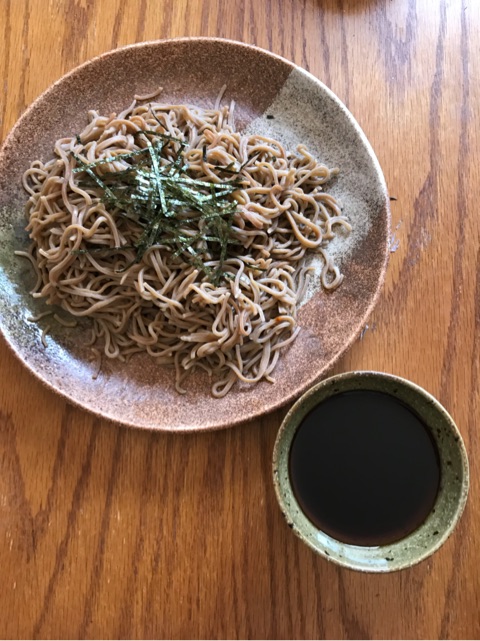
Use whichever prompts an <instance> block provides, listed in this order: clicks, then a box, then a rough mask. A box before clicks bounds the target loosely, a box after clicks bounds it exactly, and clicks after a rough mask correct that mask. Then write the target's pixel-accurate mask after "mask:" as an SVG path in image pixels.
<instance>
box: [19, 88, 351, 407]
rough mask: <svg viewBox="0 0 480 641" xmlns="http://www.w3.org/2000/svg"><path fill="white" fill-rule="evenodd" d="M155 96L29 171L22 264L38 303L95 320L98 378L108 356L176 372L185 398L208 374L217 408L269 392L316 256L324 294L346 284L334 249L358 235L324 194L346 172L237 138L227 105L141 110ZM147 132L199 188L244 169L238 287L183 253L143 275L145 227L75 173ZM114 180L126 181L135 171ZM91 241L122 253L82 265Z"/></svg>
mask: <svg viewBox="0 0 480 641" xmlns="http://www.w3.org/2000/svg"><path fill="white" fill-rule="evenodd" d="M157 93H158V91H157V92H155V93H153V94H150V95H146V96H137V97H136V98H137V99H136V100H135V101H134V102H133V103H132V104H131V105H130V106H129V107H128V108H127V109H126V110H125V111H123V112H121V113H119V114H112V115H110V116H102V115H100V114H99V113H97V112H96V111H90V112H89V123H88V125H87V126H86V128H85V129H84V130H83V131H82V132H81V134H80V135H79V136H76V137H65V138H61V139H59V140H57V142H56V143H55V157H54V158H53V159H52V160H49V161H48V162H45V163H44V162H42V161H40V160H35V161H34V162H33V163H32V164H31V167H30V169H28V171H27V172H26V173H25V175H24V179H23V185H24V187H25V189H26V191H27V192H28V193H29V195H30V198H29V200H28V204H27V215H28V226H27V230H28V231H29V234H30V238H31V240H32V243H31V246H30V248H29V251H28V252H26V253H25V252H19V253H20V254H22V255H26V256H27V257H28V258H29V259H30V260H31V262H32V263H33V265H34V267H35V270H36V274H37V283H36V285H35V288H34V291H33V296H35V297H42V298H45V299H46V301H47V303H48V304H56V305H59V306H60V307H62V308H63V309H64V310H66V311H67V312H69V313H70V314H72V316H74V317H88V318H90V319H92V321H93V324H92V336H91V340H90V345H91V346H92V350H93V352H92V353H93V354H94V355H95V360H96V362H97V364H98V363H99V359H100V350H99V349H97V348H98V347H101V351H102V352H103V354H104V355H105V356H106V357H108V358H111V359H120V360H121V361H125V360H128V359H129V358H130V357H132V356H133V355H134V354H136V353H139V352H147V353H148V354H150V356H152V357H153V358H155V359H156V361H157V362H158V363H160V364H162V365H170V366H173V367H174V368H175V371H176V389H177V390H178V392H181V393H184V392H185V391H186V389H185V386H184V379H185V377H186V376H187V374H188V373H189V372H190V371H191V370H194V369H196V368H201V369H203V370H205V371H206V372H207V373H208V374H209V375H210V376H211V377H212V394H213V395H214V396H216V397H221V396H224V395H225V394H226V393H227V392H228V391H229V390H230V389H231V387H232V386H233V385H234V383H235V382H236V381H243V382H245V383H256V382H258V381H260V380H261V379H266V380H268V381H273V378H272V372H273V370H274V368H275V366H276V364H277V361H278V359H279V356H280V352H281V350H283V349H284V348H285V347H287V346H288V345H289V344H290V343H291V342H292V341H293V340H294V339H295V337H296V336H297V334H298V332H299V331H300V328H299V327H298V326H297V324H296V314H297V304H298V302H299V301H300V299H301V297H302V295H303V293H304V292H305V289H306V287H307V285H308V281H309V279H310V278H311V276H312V271H313V267H312V266H308V258H309V256H312V255H314V254H316V255H319V256H320V257H321V258H322V259H323V267H322V271H321V283H322V285H323V287H324V288H325V289H328V290H332V289H335V288H336V287H338V285H340V283H341V281H342V278H343V276H342V275H341V273H340V271H339V269H338V267H337V266H336V265H335V264H334V263H333V261H332V260H331V259H330V258H329V256H328V254H327V252H326V248H327V245H328V243H329V241H330V240H331V239H332V238H333V237H334V235H335V232H336V229H337V228H338V226H341V227H343V228H345V229H346V230H347V231H350V229H351V228H350V225H349V223H348V222H347V220H346V218H345V217H344V216H343V215H342V212H341V210H340V208H339V206H338V204H337V202H336V201H335V199H334V198H333V197H332V196H330V195H329V194H327V193H325V191H323V186H324V185H325V184H326V183H327V182H328V181H329V180H330V179H331V177H332V176H333V175H334V174H335V173H336V170H329V169H328V168H327V167H325V166H323V165H321V164H320V163H318V162H317V160H316V159H315V158H314V157H313V156H312V155H311V154H310V153H309V152H308V150H307V149H306V148H305V147H304V146H303V145H300V146H299V147H298V149H297V151H296V153H291V152H289V151H288V150H286V149H284V147H283V146H282V144H280V142H278V141H276V140H271V139H269V138H266V137H264V136H260V135H249V136H247V135H241V134H240V133H238V132H235V131H234V127H233V107H234V105H233V104H231V105H230V107H220V104H219V103H220V98H219V100H218V101H217V103H218V104H217V105H215V106H216V107H217V108H215V109H199V108H194V107H189V106H186V105H168V104H161V103H158V102H151V103H148V104H139V102H140V103H141V102H143V101H145V100H149V99H151V98H154V97H156V95H157ZM142 129H143V130H147V129H148V130H150V131H156V132H159V133H163V134H166V135H169V136H173V137H175V138H179V139H181V140H183V141H185V142H187V143H188V146H187V147H186V150H185V153H184V157H185V160H186V162H187V163H188V165H189V168H188V174H189V175H190V176H191V177H192V178H195V179H204V180H205V181H208V182H216V183H218V182H220V181H222V180H224V178H221V177H220V176H219V172H218V170H217V169H216V166H218V165H221V166H224V167H226V166H233V167H236V168H240V167H241V166H242V165H244V167H243V169H242V170H241V171H240V173H239V175H238V177H239V178H240V179H242V180H243V181H244V182H243V184H242V188H239V189H238V191H236V192H235V193H234V194H233V198H235V199H236V201H237V203H238V206H237V211H236V213H235V214H234V217H233V227H232V234H233V235H234V237H235V239H236V240H237V241H238V243H239V245H235V249H234V250H233V251H231V253H230V255H229V256H228V257H227V259H226V260H225V262H224V265H223V269H224V270H225V271H226V272H228V273H229V275H230V278H225V279H223V280H222V282H220V283H219V284H217V285H213V284H212V283H211V282H210V281H209V279H208V277H207V275H206V274H205V273H204V272H202V270H201V269H199V268H198V266H194V265H193V264H192V263H190V262H189V261H188V256H187V254H186V253H185V254H182V255H180V256H175V255H174V253H173V252H172V250H171V248H170V247H168V246H167V245H162V244H161V239H160V243H159V244H156V245H154V246H152V247H150V248H149V249H148V250H147V251H146V252H145V254H144V255H143V257H142V259H141V261H140V262H138V263H135V262H134V260H135V250H134V249H130V248H129V247H132V246H133V245H134V244H135V241H136V240H138V237H139V230H138V226H137V224H136V223H135V222H134V221H131V220H128V219H126V218H124V217H119V216H115V215H114V214H113V213H112V212H111V211H109V210H108V208H106V205H105V204H104V202H103V201H102V199H101V197H100V194H99V189H97V188H96V186H95V185H93V186H90V187H85V186H84V185H83V184H81V181H80V180H79V174H78V173H74V172H73V169H74V168H75V167H76V160H75V156H74V154H75V155H77V157H80V158H81V159H82V161H83V162H85V163H90V162H94V161H97V160H99V159H105V158H110V157H112V156H116V155H119V154H125V153H126V152H129V151H134V150H136V149H139V148H141V147H143V146H145V144H146V143H145V141H144V140H143V137H142V136H138V135H134V134H135V132H137V131H139V130H142ZM167 160H168V159H166V161H167ZM232 163H233V165H232ZM108 168H109V171H119V172H120V171H122V170H123V169H125V161H124V160H122V159H120V160H118V161H112V162H110V163H109V164H108ZM86 241H88V244H89V246H90V247H91V246H92V244H94V245H96V246H98V247H107V248H108V247H122V249H121V250H118V251H115V252H110V253H108V252H107V253H104V254H102V252H98V253H94V252H91V253H89V252H88V251H87V252H85V253H78V250H81V249H82V247H84V246H85V242H86ZM123 246H125V248H123ZM209 258H211V257H209V256H208V255H205V256H204V260H205V264H206V265H210V266H215V265H216V262H215V260H209ZM126 267H127V268H126ZM125 268H126V269H125ZM122 270H123V271H122ZM47 331H48V329H47V330H46V331H45V332H44V334H43V336H42V341H43V342H44V343H45V334H46V333H47ZM72 331H74V330H72ZM99 368H100V365H99V364H98V367H97V370H99ZM96 375H98V371H97V372H96Z"/></svg>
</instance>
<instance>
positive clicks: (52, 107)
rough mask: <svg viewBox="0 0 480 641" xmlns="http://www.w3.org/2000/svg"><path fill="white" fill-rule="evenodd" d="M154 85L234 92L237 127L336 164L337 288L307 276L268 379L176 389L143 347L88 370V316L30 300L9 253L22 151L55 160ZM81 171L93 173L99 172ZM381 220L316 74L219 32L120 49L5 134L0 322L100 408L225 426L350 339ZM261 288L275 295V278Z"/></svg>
mask: <svg viewBox="0 0 480 641" xmlns="http://www.w3.org/2000/svg"><path fill="white" fill-rule="evenodd" d="M158 87H162V90H161V92H160V93H159V95H158V96H157V97H155V100H157V101H161V102H162V103H164V104H167V105H191V106H195V107H198V108H200V109H213V108H214V105H215V103H216V101H217V100H220V103H221V104H222V105H230V104H233V103H234V105H235V130H236V131H238V132H240V133H243V134H258V135H260V136H263V137H264V138H266V139H274V140H278V141H280V142H281V143H282V144H283V145H284V146H285V148H288V149H289V150H291V151H292V152H293V153H295V152H296V150H297V147H298V146H299V145H304V146H305V147H306V148H307V149H308V150H309V152H310V153H311V154H313V156H314V157H315V159H316V160H317V161H318V162H319V163H322V164H324V165H326V166H327V167H328V168H331V169H333V170H335V171H334V173H333V174H332V175H333V176H334V179H332V180H331V181H330V182H329V184H328V193H329V194H331V196H333V197H334V199H336V201H337V202H338V203H339V205H340V206H341V210H342V213H343V214H344V215H345V217H346V218H347V220H348V222H349V224H350V225H351V228H352V230H351V232H350V233H346V232H345V233H343V232H342V231H339V233H338V234H337V235H336V237H335V238H334V240H332V242H331V243H330V245H329V252H330V253H331V255H333V256H334V259H335V263H336V264H337V265H338V267H339V269H340V270H341V273H342V275H343V281H342V282H341V285H340V286H339V287H338V288H336V289H335V291H332V292H329V291H325V289H324V288H322V287H321V285H320V284H319V282H320V281H319V274H318V273H316V275H315V277H314V278H313V279H312V283H313V285H311V286H310V285H309V287H308V290H307V291H306V293H305V294H304V295H303V297H302V299H301V301H300V304H299V305H298V307H299V309H298V314H297V318H296V324H297V326H298V328H299V333H298V335H297V336H296V338H295V340H294V341H293V342H292V343H291V344H289V345H288V347H286V348H284V349H282V353H281V356H280V358H279V359H278V362H277V363H276V367H275V369H274V371H273V372H272V375H271V378H272V379H274V381H270V380H265V379H263V380H260V382H258V383H256V384H250V383H245V382H243V383H241V382H240V383H238V384H237V383H236V384H235V385H233V387H232V388H231V390H230V391H229V392H228V394H226V395H225V396H224V397H222V398H214V397H213V396H212V393H211V389H212V382H211V380H210V379H209V376H208V372H206V371H205V372H204V371H201V370H200V369H198V370H195V371H194V372H193V373H192V374H190V375H189V376H188V377H187V378H186V379H185V381H184V383H182V384H184V387H185V393H179V391H178V390H177V389H176V388H175V371H174V369H173V368H168V367H166V366H163V365H160V364H159V363H158V362H156V360H155V358H154V357H152V356H150V355H148V354H146V353H145V352H143V353H138V354H135V355H134V356H132V358H131V359H130V360H128V359H127V361H126V362H122V361H120V360H118V359H117V358H113V357H112V358H102V360H101V367H100V368H99V366H98V359H97V358H96V357H93V356H92V347H91V345H92V343H91V341H90V335H91V333H90V330H91V321H90V320H89V319H88V318H85V317H80V318H77V319H76V321H77V322H78V324H77V325H76V326H75V327H73V325H74V324H75V323H74V322H73V321H72V317H71V315H70V314H69V313H68V311H67V312H66V311H65V307H62V309H60V308H54V309H53V310H52V307H51V306H50V307H48V306H47V305H46V303H45V299H44V298H41V297H37V298H34V297H33V296H32V295H31V292H32V290H34V289H35V274H34V271H33V268H32V264H31V263H30V262H29V261H28V260H26V259H25V257H21V256H18V255H15V252H16V251H20V252H21V251H24V252H25V251H27V250H28V247H29V243H30V240H29V237H28V233H27V232H26V231H25V226H26V217H25V206H26V203H27V199H28V194H27V193H26V191H25V189H24V187H23V185H22V177H23V175H24V173H25V171H26V170H27V169H28V168H29V167H30V165H31V163H32V161H35V160H37V159H38V160H39V161H40V166H44V165H43V164H44V163H47V162H48V161H50V160H51V159H53V158H54V152H53V149H54V145H55V142H56V141H57V140H58V139H62V138H66V137H67V138H68V137H70V138H71V139H73V140H75V136H78V134H79V133H80V132H83V131H85V128H86V126H87V124H88V122H89V120H88V113H89V111H91V110H93V111H95V112H96V113H97V114H100V115H101V116H106V117H107V118H108V117H112V116H111V114H114V113H116V114H118V113H120V112H122V111H124V110H126V109H127V108H128V106H129V105H131V103H132V100H133V98H134V96H135V95H140V96H147V98H145V99H144V100H145V101H148V96H149V95H152V96H153V95H155V92H156V90H157V88H158ZM126 126H129V125H128V124H127V125H126ZM77 140H78V137H77ZM144 144H145V145H147V144H149V143H146V142H145V143H144ZM150 148H151V149H153V147H152V146H151V147H150ZM145 149H146V147H145ZM274 160H275V161H276V159H274ZM249 162H252V163H254V162H255V158H251V159H249ZM80 169H81V168H80ZM337 170H338V173H337ZM89 171H90V170H89ZM152 171H153V170H152ZM228 171H229V168H228V167H226V172H228ZM38 173H39V170H38V166H37V175H38ZM40 173H41V170H40ZM87 173H88V172H87ZM231 173H232V172H231ZM92 175H93V174H92V172H91V171H90V174H88V176H90V178H91V177H92ZM88 176H87V178H88ZM93 178H94V179H95V180H97V182H98V176H97V177H95V176H93ZM159 184H160V183H159ZM159 189H160V187H159ZM45 198H46V200H45V201H44V202H43V204H44V206H45V207H47V205H48V202H47V201H48V197H45ZM57 213H58V212H57ZM54 215H56V214H55V212H53V213H52V216H54ZM389 230H390V211H389V198H388V194H387V189H386V186H385V181H384V178H383V175H382V171H381V169H380V166H379V164H378V161H377V159H376V157H375V155H374V152H373V150H372V148H371V146H370V144H369V142H368V140H367V138H366V137H365V135H364V133H363V132H362V130H361V129H360V127H359V125H358V124H357V122H356V121H355V119H354V118H353V116H352V115H351V114H350V113H349V111H348V110H347V109H346V107H345V106H344V105H343V104H342V103H341V102H340V100H339V99H338V98H337V97H336V96H335V95H334V94H333V93H332V92H331V91H330V90H329V89H328V88H327V87H326V86H325V85H323V84H322V82H320V81H319V80H318V79H317V78H315V77H313V76H312V75H311V74H309V73H307V72H306V71H304V70H303V69H301V68H299V67H298V66H296V65H294V64H293V63H291V62H289V61H287V60H285V59H283V58H281V57H279V56H277V55H274V54H272V53H269V52H267V51H264V50H262V49H259V48H257V47H254V46H251V45H245V44H241V43H238V42H232V41H228V40H222V39H215V38H212V39H211V38H191V39H189V38H186V39H185V38H184V39H178V40H165V41H157V42H147V43H142V44H138V45H133V46H128V47H124V48H121V49H117V50H115V51H111V52H109V53H106V54H104V55H101V56H99V57H97V58H95V59H93V60H91V61H90V62H87V63H86V64H84V65H82V66H80V67H78V68H77V69H75V70H73V71H72V72H70V73H68V74H67V75H66V76H64V77H63V78H61V79H60V80H59V81H58V82H56V83H55V84H54V85H52V86H51V87H50V88H49V89H47V91H45V93H43V94H42V95H41V96H40V97H39V98H38V99H37V100H36V101H35V102H34V103H33V104H32V105H31V106H30V107H29V108H28V109H27V110H26V111H25V113H24V114H23V115H22V116H21V118H20V120H19V121H18V122H17V124H16V125H15V126H14V128H13V130H12V131H11V133H10V134H9V136H8V137H7V139H6V141H5V142H4V145H3V147H2V149H1V152H0V329H1V332H2V333H3V336H4V338H5V339H6V341H7V343H8V344H9V346H10V347H11V349H12V350H13V351H14V353H15V354H16V355H17V357H18V358H20V360H21V361H22V362H23V363H24V365H25V366H26V367H27V368H28V369H29V370H30V371H31V372H32V373H33V374H34V375H35V376H36V377H37V378H38V379H39V380H40V381H42V382H43V383H44V384H45V385H46V386H47V387H48V388H49V389H51V390H54V391H55V392H57V393H59V394H61V395H62V396H63V397H64V398H65V399H67V400H69V401H70V402H72V403H75V404H76V405H78V406H80V407H82V408H84V409H86V410H89V411H91V412H94V413H95V414H97V415H99V416H101V417H104V418H107V419H110V420H113V421H116V422H119V423H122V424H124V425H127V426H131V427H138V428H144V429H151V430H170V431H189V430H206V429H214V428H221V427H226V426H232V425H235V424H238V423H242V422H244V421H246V420H248V419H252V418H253V417H255V416H258V415H260V414H262V413H264V412H268V411H271V410H273V409H275V408H278V407H280V406H282V405H284V404H285V403H287V402H289V401H293V400H294V399H295V398H296V397H298V395H299V394H301V393H302V392H304V391H305V390H306V389H307V388H308V387H310V386H311V385H312V384H314V383H315V382H316V381H317V380H319V379H320V377H322V375H324V374H325V372H326V371H327V369H328V368H329V367H331V366H332V364H333V363H335V362H336V361H337V360H338V359H339V357H340V356H341V355H342V354H343V353H344V352H345V350H347V349H348V348H349V346H351V345H352V343H353V342H354V341H355V339H356V338H357V337H358V335H359V333H360V331H361V330H362V328H363V327H364V325H365V322H366V319H367V317H368V315H369V314H370V312H371V311H372V309H373V307H374V305H375V303H376V301H377V299H378V296H379V292H380V290H381V287H382V284H383V281H384V277H385V269H386V263H387V257H388V253H389V240H390V233H389ZM82 251H85V250H82ZM73 281H74V279H73V280H72V282H73ZM315 283H316V284H315ZM265 287H266V288H267V289H268V287H267V285H265ZM265 287H264V289H265ZM269 291H271V292H272V295H273V296H275V291H274V289H272V288H270V290H269ZM48 311H54V312H55V313H56V320H53V321H52V318H51V316H47V317H44V316H43V314H44V313H45V312H48ZM58 318H60V321H59V322H57V320H58ZM32 319H33V320H32ZM36 319H38V321H37V320H36ZM62 321H63V322H62ZM281 321H282V318H281V317H280V316H279V317H278V322H281ZM274 322H277V321H276V320H275V319H273V320H272V323H274ZM245 332H246V333H248V330H245ZM146 340H147V339H146ZM187 340H190V338H187ZM191 340H192V341H193V340H195V339H194V338H193V337H191ZM95 353H96V354H97V356H98V355H99V352H98V351H97V352H95ZM100 356H101V354H100ZM170 357H172V358H173V356H172V355H171V354H170Z"/></svg>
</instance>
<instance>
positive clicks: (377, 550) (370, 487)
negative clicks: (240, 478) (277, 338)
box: [273, 372, 469, 572]
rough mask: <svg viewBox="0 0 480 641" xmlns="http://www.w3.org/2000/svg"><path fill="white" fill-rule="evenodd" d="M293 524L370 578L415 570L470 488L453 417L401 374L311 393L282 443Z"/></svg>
mask: <svg viewBox="0 0 480 641" xmlns="http://www.w3.org/2000/svg"><path fill="white" fill-rule="evenodd" d="M273 479H274V485H275V491H276V495H277V499H278V502H279V504H280V507H281V510H282V512H283V514H284V516H285V519H286V521H287V523H288V525H289V526H290V527H291V528H292V530H293V532H294V533H295V534H296V535H297V536H298V537H300V539H301V540H302V541H303V542H304V543H306V544H307V545H308V546H309V547H310V548H311V549H312V550H314V551H315V552H316V553H317V554H319V555H320V556H322V557H324V558H326V559H328V560H330V561H333V562H335V563H337V564H338V565H340V566H343V567H346V568H350V569H353V570H361V571H365V572H391V571H393V570H400V569H403V568H407V567H410V566H412V565H414V564H416V563H418V562H419V561H422V560H423V559H425V558H427V557H428V556H430V555H431V554H433V553H434V552H435V551H436V550H438V548H440V546H441V545H443V543H444V542H445V541H446V540H447V538H448V537H449V536H450V534H451V533H452V531H453V530H454V528H455V526H456V524H457V522H458V520H459V519H460V516H461V515H462V512H463V509H464V506H465V502H466V499H467V494H468V487H469V469H468V461H467V455H466V451H465V446H464V444H463V441H462V438H461V436H460V432H459V431H458V429H457V427H456V425H455V423H454V422H453V419H452V418H451V417H450V416H449V414H448V413H447V411H446V410H445V409H444V408H443V407H442V406H441V405H440V403H439V402H438V401H437V400H436V399H435V398H434V397H433V396H431V395H430V394H429V393H428V392H426V391H425V390H424V389H422V388H421V387H418V386H417V385H415V384H414V383H412V382H409V381H406V380H404V379H402V378H399V377H398V376H393V375H390V374H382V373H378V372H348V373H346V374H340V375H338V376H334V377H332V378H328V379H326V380H324V381H322V382H321V383H319V384H318V385H316V386H314V387H312V388H311V389H310V390H309V391H308V392H306V393H305V394H304V395H303V396H302V397H301V398H300V399H299V400H298V401H297V402H296V403H295V404H294V405H293V407H292V408H291V410H290V411H289V412H288V414H287V415H286V417H285V419H284V421H283V423H282V425H281V428H280V431H279V433H278V436H277V440H276V443H275V448H274V454H273Z"/></svg>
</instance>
